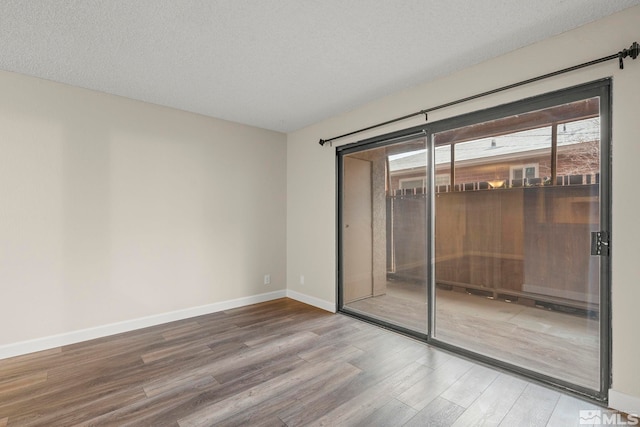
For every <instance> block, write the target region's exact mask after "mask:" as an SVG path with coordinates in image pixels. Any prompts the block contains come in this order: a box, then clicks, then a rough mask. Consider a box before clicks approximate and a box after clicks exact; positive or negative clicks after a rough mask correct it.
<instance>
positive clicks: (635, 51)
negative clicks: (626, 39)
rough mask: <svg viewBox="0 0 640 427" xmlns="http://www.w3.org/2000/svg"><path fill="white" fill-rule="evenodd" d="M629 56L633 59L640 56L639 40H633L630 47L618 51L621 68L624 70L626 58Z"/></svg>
mask: <svg viewBox="0 0 640 427" xmlns="http://www.w3.org/2000/svg"><path fill="white" fill-rule="evenodd" d="M627 56H629V57H631V59H636V58H637V57H638V56H640V45H639V44H638V42H633V44H632V45H631V46H630V47H629V49H622V50H621V51H620V52H618V60H619V61H620V69H621V70H624V58H626V57H627Z"/></svg>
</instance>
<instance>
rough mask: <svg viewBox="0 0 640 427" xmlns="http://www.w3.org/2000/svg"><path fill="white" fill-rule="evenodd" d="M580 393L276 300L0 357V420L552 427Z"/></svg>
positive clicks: (569, 414) (566, 418) (567, 419)
mask: <svg viewBox="0 0 640 427" xmlns="http://www.w3.org/2000/svg"><path fill="white" fill-rule="evenodd" d="M496 315H504V313H498V314H496ZM518 321H519V322H520V323H522V324H526V323H527V322H530V321H531V319H526V318H524V317H522V318H520V319H519V320H518ZM583 403H584V408H585V409H589V408H591V407H593V406H592V405H591V404H589V403H585V402H582V401H578V400H575V399H574V398H571V397H567V396H565V395H562V394H561V393H558V392H555V391H553V390H548V389H544V388H542V387H540V386H537V385H535V384H531V383H529V382H527V381H525V380H522V379H520V378H516V377H514V376H511V375H508V374H504V373H499V372H498V371H495V370H493V369H490V368H488V367H485V366H481V365H478V364H475V363H473V362H470V361H468V360H465V359H462V358H459V357H457V356H455V355H453V354H451V353H447V352H444V351H441V350H439V349H435V348H432V347H430V346H428V345H426V344H424V343H420V342H418V341H416V340H413V339H409V338H407V337H404V336H400V335H397V334H395V333H392V332H390V331H388V330H384V329H381V328H379V327H376V326H374V325H371V324H368V323H365V322H361V321H358V320H356V319H353V318H351V317H348V316H343V315H340V314H331V313H328V312H325V311H322V310H319V309H316V308H313V307H309V306H307V305H305V304H303V303H300V302H297V301H293V300H289V299H286V298H283V299H280V300H274V301H270V302H267V303H262V304H256V305H253V306H248V307H239V308H237V309H233V310H227V311H223V312H218V313H213V314H211V315H204V316H198V317H196V318H192V319H185V320H181V321H177V322H171V323H168V324H165V325H156V326H153V327H150V328H145V329H141V330H138V331H131V332H127V333H123V334H118V335H113V336H110V337H104V338H100V339H97V340H93V341H87V342H83V343H77V344H73V345H69V346H64V347H61V348H57V349H52V350H49V351H45V352H40V353H36V354H32V355H26V356H20V357H15V358H11V359H6V360H0V427H13V426H20V427H24V426H27V427H28V426H45V425H46V426H47V427H57V426H64V427H67V426H72V425H82V426H85V425H86V426H89V425H92V426H93V425H95V426H117V427H122V426H136V427H137V426H141V425H142V426H146V425H148V426H173V427H175V426H179V425H211V424H216V425H226V426H233V425H252V426H262V425H265V426H271V425H275V426H283V425H284V426H289V427H291V426H303V425H314V424H315V425H331V426H335V425H362V426H364V425H369V426H370V425H373V426H376V425H384V426H394V425H413V424H420V423H423V424H424V423H431V424H442V425H445V424H448V423H452V422H453V423H454V425H461V426H469V425H498V424H500V423H501V422H504V423H505V425H506V424H511V425H518V424H521V423H525V422H526V423H528V422H529V421H530V420H533V422H534V423H536V424H538V425H542V424H544V423H546V422H547V421H548V423H549V425H551V426H554V425H555V426H557V425H565V424H566V425H572V424H575V418H573V417H574V416H575V412H576V411H578V412H579V408H582V404H583ZM179 422H180V424H179Z"/></svg>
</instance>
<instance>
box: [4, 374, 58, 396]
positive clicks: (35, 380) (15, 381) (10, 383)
mask: <svg viewBox="0 0 640 427" xmlns="http://www.w3.org/2000/svg"><path fill="white" fill-rule="evenodd" d="M47 377H48V373H47V371H40V372H35V373H33V374H26V375H21V376H19V377H16V378H11V379H7V380H4V381H3V380H0V390H2V394H3V395H5V394H6V395H9V394H12V393H15V392H17V391H18V392H19V391H25V389H29V388H33V387H34V386H36V385H39V384H42V383H44V382H46V381H47Z"/></svg>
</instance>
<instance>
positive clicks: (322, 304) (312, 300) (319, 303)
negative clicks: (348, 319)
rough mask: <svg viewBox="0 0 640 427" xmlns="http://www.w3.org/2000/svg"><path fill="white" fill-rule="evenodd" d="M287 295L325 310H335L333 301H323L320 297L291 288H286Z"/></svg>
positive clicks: (333, 311)
mask: <svg viewBox="0 0 640 427" xmlns="http://www.w3.org/2000/svg"><path fill="white" fill-rule="evenodd" d="M287 297H288V298H291V299H294V300H296V301H300V302H303V303H305V304H309V305H312V306H314V307H318V308H321V309H323V310H326V311H330V312H331V313H335V312H336V304H335V303H333V302H329V301H325V300H323V299H320V298H316V297H312V296H309V295H306V294H301V293H300V292H296V291H292V290H291V289H287Z"/></svg>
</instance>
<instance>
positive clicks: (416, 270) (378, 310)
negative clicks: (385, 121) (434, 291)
mask: <svg viewBox="0 0 640 427" xmlns="http://www.w3.org/2000/svg"><path fill="white" fill-rule="evenodd" d="M341 172H342V175H341V177H342V179H341V190H342V191H341V193H342V194H341V218H340V235H341V243H342V245H341V254H342V268H341V271H342V281H341V291H342V292H341V298H342V308H343V310H348V311H351V312H353V313H357V314H361V315H365V316H368V317H371V318H373V319H376V320H378V321H380V322H383V323H389V324H391V325H394V326H396V327H399V328H405V329H408V330H412V331H415V332H417V333H420V334H426V333H427V289H428V288H427V256H426V249H427V229H428V226H427V188H428V183H427V152H426V138H425V137H424V135H419V136H417V137H408V139H403V141H402V142H395V143H386V144H383V145H382V146H378V147H376V148H370V149H365V150H355V151H354V152H346V153H344V155H343V156H341Z"/></svg>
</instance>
